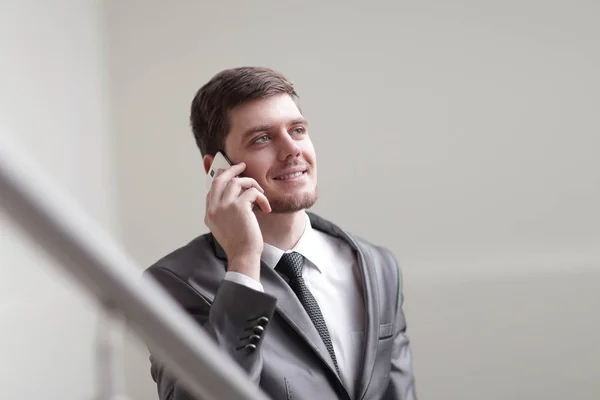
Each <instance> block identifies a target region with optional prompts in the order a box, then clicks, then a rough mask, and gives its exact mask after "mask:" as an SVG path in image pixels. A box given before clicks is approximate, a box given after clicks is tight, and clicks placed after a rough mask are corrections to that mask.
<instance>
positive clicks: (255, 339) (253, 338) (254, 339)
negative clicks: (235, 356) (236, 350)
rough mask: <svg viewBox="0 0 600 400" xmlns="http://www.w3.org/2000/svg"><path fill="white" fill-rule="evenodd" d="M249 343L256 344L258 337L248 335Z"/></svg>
mask: <svg viewBox="0 0 600 400" xmlns="http://www.w3.org/2000/svg"><path fill="white" fill-rule="evenodd" d="M248 340H249V341H251V342H252V343H258V342H259V341H260V336H258V335H250V337H249V338H248Z"/></svg>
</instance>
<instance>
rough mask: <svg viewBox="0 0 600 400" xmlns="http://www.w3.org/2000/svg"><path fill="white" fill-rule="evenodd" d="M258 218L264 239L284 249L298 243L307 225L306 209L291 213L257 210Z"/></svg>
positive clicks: (288, 248)
mask: <svg viewBox="0 0 600 400" xmlns="http://www.w3.org/2000/svg"><path fill="white" fill-rule="evenodd" d="M256 218H257V219H258V224H259V225H260V230H261V232H262V235H263V241H264V242H265V243H268V244H270V245H271V246H275V247H277V248H278V249H281V250H283V251H287V250H290V249H291V248H293V247H294V246H295V245H296V243H298V240H300V237H301V236H302V233H303V232H304V229H305V227H306V213H305V211H304V210H302V211H297V212H295V213H289V214H288V213H285V214H279V213H272V214H265V213H263V212H257V213H256Z"/></svg>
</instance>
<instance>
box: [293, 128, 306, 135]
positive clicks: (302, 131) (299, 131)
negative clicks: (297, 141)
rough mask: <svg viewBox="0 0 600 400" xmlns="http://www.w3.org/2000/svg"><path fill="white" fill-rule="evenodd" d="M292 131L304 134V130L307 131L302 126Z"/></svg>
mask: <svg viewBox="0 0 600 400" xmlns="http://www.w3.org/2000/svg"><path fill="white" fill-rule="evenodd" d="M292 132H293V133H295V134H297V135H302V134H304V132H306V130H305V129H304V128H302V127H300V128H295V129H294V130H293V131H292Z"/></svg>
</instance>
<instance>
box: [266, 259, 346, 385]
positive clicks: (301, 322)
mask: <svg viewBox="0 0 600 400" xmlns="http://www.w3.org/2000/svg"><path fill="white" fill-rule="evenodd" d="M261 283H262V285H263V287H264V289H265V292H267V293H269V294H271V295H273V296H275V297H276V298H277V312H278V313H279V314H280V315H281V317H282V318H283V319H284V320H285V321H286V322H287V323H288V324H289V325H290V326H291V327H292V328H293V329H294V330H295V331H296V332H297V333H298V334H299V335H300V337H302V339H304V341H306V343H307V344H308V345H309V346H310V347H311V348H312V350H313V351H314V352H315V353H317V355H318V356H319V357H320V358H321V359H322V360H323V362H324V363H325V364H327V366H328V367H329V369H330V370H331V372H333V374H334V375H337V373H336V372H335V366H334V365H333V360H332V359H331V356H330V355H329V352H328V351H327V348H326V347H325V344H324V343H323V340H322V339H321V336H320V335H319V332H318V331H317V328H315V325H314V324H313V322H312V321H311V319H310V317H309V316H308V314H307V313H306V311H305V310H304V307H302V304H301V303H300V300H298V297H297V296H296V294H295V293H294V292H293V291H292V289H291V288H290V286H289V285H288V284H287V283H286V282H285V281H284V280H283V278H282V277H281V276H279V274H278V273H277V272H275V271H274V270H273V269H272V268H270V267H269V266H267V265H266V264H264V263H263V264H262V267H261Z"/></svg>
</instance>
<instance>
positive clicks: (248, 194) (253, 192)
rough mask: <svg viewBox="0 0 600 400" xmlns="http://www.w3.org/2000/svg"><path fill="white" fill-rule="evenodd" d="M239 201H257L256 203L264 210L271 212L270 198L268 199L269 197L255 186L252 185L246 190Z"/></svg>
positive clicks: (250, 202)
mask: <svg viewBox="0 0 600 400" xmlns="http://www.w3.org/2000/svg"><path fill="white" fill-rule="evenodd" d="M239 201H242V202H244V203H245V202H248V203H249V204H253V203H256V205H258V206H259V207H260V209H261V210H262V211H263V212H265V213H270V212H271V205H270V204H269V200H267V197H266V196H265V195H264V194H263V193H262V192H260V191H259V190H258V189H256V188H255V187H251V188H250V189H248V190H246V191H245V192H244V193H243V194H242V195H241V196H240V197H239Z"/></svg>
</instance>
